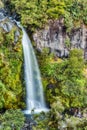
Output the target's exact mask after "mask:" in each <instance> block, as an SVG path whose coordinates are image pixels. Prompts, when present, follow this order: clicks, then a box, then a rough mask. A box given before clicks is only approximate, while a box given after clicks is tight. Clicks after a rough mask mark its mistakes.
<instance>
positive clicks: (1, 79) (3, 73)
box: [0, 27, 24, 109]
mask: <svg viewBox="0 0 87 130" xmlns="http://www.w3.org/2000/svg"><path fill="white" fill-rule="evenodd" d="M16 29H17V28H16V27H14V28H13V29H12V30H11V32H10V33H7V34H6V33H5V32H4V31H2V30H1V31H0V32H1V34H0V36H1V37H2V38H1V43H0V88H1V92H2V93H0V97H1V98H0V108H6V109H8V108H19V107H24V102H23V100H22V98H23V95H24V94H23V86H24V83H23V69H22V65H23V57H22V45H21V36H20V38H19V41H18V42H17V43H16V44H15V45H14V33H15V31H16ZM4 89H5V92H4V93H3V90H4Z"/></svg>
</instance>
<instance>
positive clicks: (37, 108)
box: [22, 28, 48, 114]
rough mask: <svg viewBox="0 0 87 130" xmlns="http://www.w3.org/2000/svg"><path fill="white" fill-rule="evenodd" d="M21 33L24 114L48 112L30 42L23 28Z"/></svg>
mask: <svg viewBox="0 0 87 130" xmlns="http://www.w3.org/2000/svg"><path fill="white" fill-rule="evenodd" d="M22 31H23V38H22V45H23V52H24V70H25V72H24V73H25V84H26V104H27V108H26V110H25V111H24V113H25V114H30V113H31V111H32V110H34V112H35V113H38V112H41V111H48V109H47V108H46V104H45V100H44V94H43V86H42V82H41V76H40V71H39V67H38V63H37V59H36V56H35V53H34V50H33V47H32V44H31V41H30V39H29V37H28V35H27V33H26V31H25V30H24V28H22Z"/></svg>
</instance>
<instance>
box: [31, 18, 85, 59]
mask: <svg viewBox="0 0 87 130" xmlns="http://www.w3.org/2000/svg"><path fill="white" fill-rule="evenodd" d="M63 23H64V22H63V19H61V20H55V21H49V24H48V26H46V27H45V28H44V29H43V30H38V31H36V33H34V35H33V39H34V41H35V43H36V47H37V49H38V50H39V51H42V49H43V48H49V51H50V52H54V53H55V55H56V56H58V57H67V56H68V54H69V50H70V49H73V48H78V49H79V48H80V49H83V50H87V49H86V48H87V28H86V26H85V25H81V27H80V28H77V29H73V30H72V31H71V32H70V33H68V32H66V27H65V26H64V24H63Z"/></svg>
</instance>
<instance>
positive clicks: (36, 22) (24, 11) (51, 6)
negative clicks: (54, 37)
mask: <svg viewBox="0 0 87 130" xmlns="http://www.w3.org/2000/svg"><path fill="white" fill-rule="evenodd" d="M4 1H5V2H6V7H7V5H8V8H10V9H11V13H14V12H16V13H17V14H18V15H19V16H20V18H21V23H22V24H23V25H24V26H27V27H29V29H31V30H34V29H36V28H41V27H44V24H46V23H47V22H48V20H50V19H53V20H55V19H59V18H60V17H63V18H64V22H65V25H66V26H67V29H68V31H69V30H70V29H71V28H73V27H75V26H76V27H78V26H80V24H82V23H85V24H87V6H86V5H87V1H86V0H61V1H60V0H32V1H31V0H29V1H27V0H21V2H20V1H19V0H15V1H14V0H4Z"/></svg>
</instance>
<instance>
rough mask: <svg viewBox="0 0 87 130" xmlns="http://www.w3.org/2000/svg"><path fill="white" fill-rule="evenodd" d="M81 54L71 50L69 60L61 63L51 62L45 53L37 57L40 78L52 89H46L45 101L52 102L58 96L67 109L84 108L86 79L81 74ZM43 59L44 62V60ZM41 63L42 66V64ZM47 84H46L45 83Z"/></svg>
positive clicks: (82, 64) (86, 95)
mask: <svg viewBox="0 0 87 130" xmlns="http://www.w3.org/2000/svg"><path fill="white" fill-rule="evenodd" d="M82 55H83V52H82V51H81V50H78V49H74V50H71V52H70V55H69V58H68V59H65V60H63V61H61V62H53V63H52V62H51V59H52V58H51V57H50V56H48V57H46V56H47V54H46V53H44V54H41V57H40V56H39V62H40V58H41V59H42V60H41V61H42V62H40V65H41V71H42V76H43V77H44V80H45V77H46V80H47V82H48V83H50V82H51V83H52V84H53V86H54V87H53V88H50V89H48V88H46V96H47V101H49V102H50V103H52V102H54V97H56V96H59V97H60V99H61V102H62V103H63V105H64V106H65V108H66V107H68V108H71V107H82V106H83V107H84V106H86V105H87V104H86V99H87V92H86V83H87V82H86V77H85V76H84V74H83V71H84V70H83V69H84V60H83V57H82ZM44 59H45V60H44ZM43 61H44V62H43ZM42 63H43V64H42ZM46 84H47V83H46Z"/></svg>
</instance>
